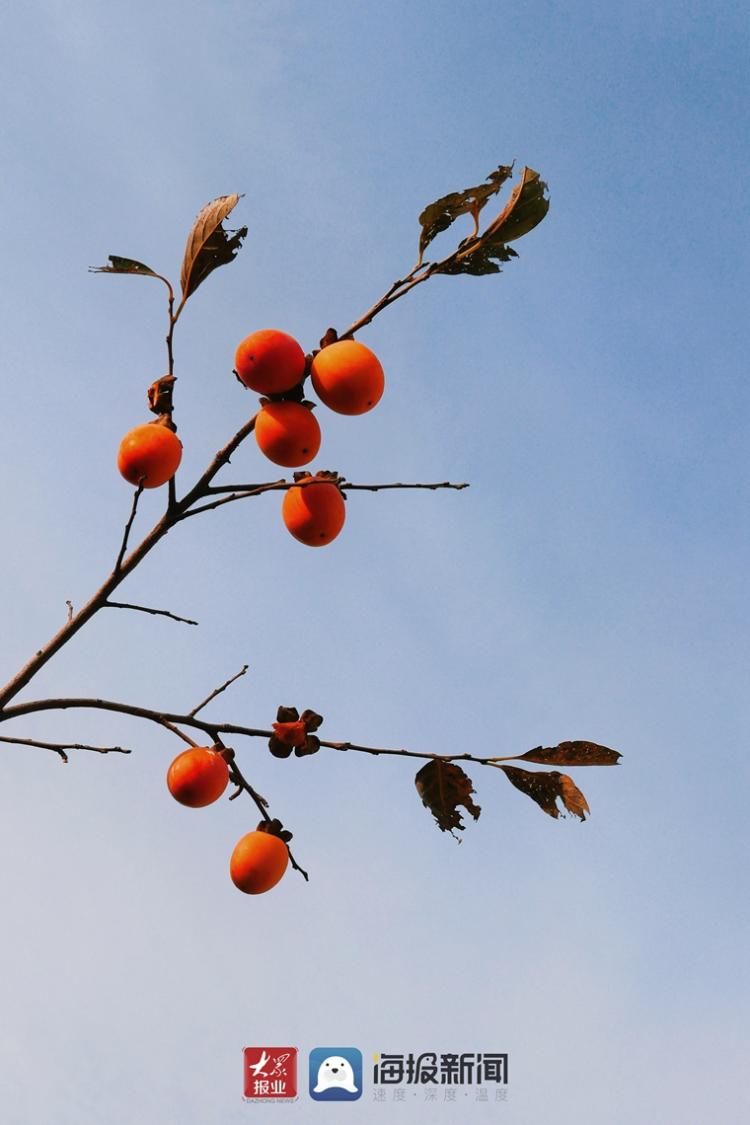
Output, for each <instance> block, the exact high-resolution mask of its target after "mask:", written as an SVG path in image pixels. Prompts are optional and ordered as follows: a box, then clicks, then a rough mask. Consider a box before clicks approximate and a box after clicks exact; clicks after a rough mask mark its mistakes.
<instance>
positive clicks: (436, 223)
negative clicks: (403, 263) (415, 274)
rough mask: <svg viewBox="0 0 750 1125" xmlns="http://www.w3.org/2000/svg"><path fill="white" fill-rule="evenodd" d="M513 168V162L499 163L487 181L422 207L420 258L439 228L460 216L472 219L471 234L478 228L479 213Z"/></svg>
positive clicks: (444, 227)
mask: <svg viewBox="0 0 750 1125" xmlns="http://www.w3.org/2000/svg"><path fill="white" fill-rule="evenodd" d="M512 171H513V166H512V165H505V164H500V165H499V166H498V167H497V168H496V169H495V171H494V172H490V174H489V176H488V177H487V180H488V183H486V184H478V185H477V186H476V187H470V188H465V189H464V190H463V191H452V192H450V193H449V194H448V195H443V196H441V198H440V199H436V200H435V202H434V203H430V204H429V205H428V206H427V207H425V209H424V211H423V212H422V214H421V215H420V216H419V222H420V224H421V226H422V233H421V235H420V236H419V261H420V262H421V261H422V256H423V254H424V252H425V250H426V249H427V247H428V246H429V244H430V243H431V242H432V240H433V238H436V237H437V235H439V234H440V233H441V232H442V231H444V230H447V229H448V227H449V226H451V224H452V223H454V222H455V221H456V219H457V218H458V217H459V216H460V215H471V216H472V218H473V219H474V234H476V232H477V231H478V230H479V213H480V211H481V210H482V208H483V207H484V205H485V204H486V202H487V200H488V199H490V198H491V197H492V196H493V195H496V194H497V192H499V191H500V188H501V187H502V186H503V184H504V183H505V181H506V180H507V179H508V178H509V177H510V175H511V173H512Z"/></svg>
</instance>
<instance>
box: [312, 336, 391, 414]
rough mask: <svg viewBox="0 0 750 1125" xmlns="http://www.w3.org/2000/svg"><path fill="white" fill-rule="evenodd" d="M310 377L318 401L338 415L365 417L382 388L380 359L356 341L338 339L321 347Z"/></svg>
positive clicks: (314, 360)
mask: <svg viewBox="0 0 750 1125" xmlns="http://www.w3.org/2000/svg"><path fill="white" fill-rule="evenodd" d="M310 374H311V378H312V385H313V387H314V388H315V393H316V395H317V396H318V398H319V399H320V401H321V402H323V403H325V405H326V406H327V407H329V408H330V409H331V410H335V411H336V412H337V413H338V414H366V413H367V411H368V410H372V408H373V406H376V405H377V403H378V402H379V401H380V398H381V396H382V394H383V389H384V387H385V376H384V375H383V368H382V367H381V366H380V360H379V359H378V357H377V356H376V355H375V353H374V352H371V351H370V349H369V348H367V347H365V345H364V344H360V342H359V340H337V342H336V343H335V344H329V345H328V347H326V348H322V349H321V350H320V351H319V352H318V354H317V355H316V356H315V358H314V359H313V361H312V368H311V372H310Z"/></svg>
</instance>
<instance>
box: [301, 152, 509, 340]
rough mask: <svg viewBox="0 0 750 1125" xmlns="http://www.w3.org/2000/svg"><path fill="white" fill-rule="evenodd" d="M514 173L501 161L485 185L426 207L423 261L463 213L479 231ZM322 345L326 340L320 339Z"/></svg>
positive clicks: (421, 239) (421, 246) (422, 218)
mask: <svg viewBox="0 0 750 1125" xmlns="http://www.w3.org/2000/svg"><path fill="white" fill-rule="evenodd" d="M512 172H513V165H512V164H511V165H506V164H500V165H499V166H498V167H497V168H496V169H495V171H494V172H490V174H489V176H488V177H487V181H488V182H487V183H486V184H478V185H477V186H476V187H470V188H464V190H463V191H452V192H450V193H449V194H448V195H444V196H442V197H441V198H440V199H436V200H435V202H434V203H430V204H429V205H428V206H427V207H425V209H424V211H423V212H422V214H421V215H420V216H419V222H420V224H421V226H422V233H421V234H420V236H419V261H420V263H421V261H422V256H423V255H424V252H425V250H426V249H427V247H428V246H429V244H430V243H431V242H432V240H433V238H436V237H437V235H439V234H441V233H442V231H444V230H447V229H448V227H449V226H451V224H452V223H454V222H455V221H456V219H457V218H458V217H459V216H460V215H471V217H472V218H473V220H474V231H473V234H474V235H476V233H477V232H478V230H479V213H480V212H481V210H482V208H483V207H484V205H485V204H486V202H487V200H488V199H490V198H491V197H492V196H493V195H496V194H497V192H499V191H500V188H501V187H502V186H503V184H504V183H505V181H506V180H507V179H508V178H509V177H510V175H511V174H512ZM322 346H323V342H322V341H321V347H322Z"/></svg>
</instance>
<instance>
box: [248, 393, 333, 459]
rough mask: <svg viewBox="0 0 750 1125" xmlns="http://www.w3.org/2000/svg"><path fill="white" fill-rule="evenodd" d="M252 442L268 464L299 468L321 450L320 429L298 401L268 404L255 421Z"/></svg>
mask: <svg viewBox="0 0 750 1125" xmlns="http://www.w3.org/2000/svg"><path fill="white" fill-rule="evenodd" d="M255 440H256V441H257V442H258V446H259V448H260V450H261V452H262V453H265V455H266V457H267V458H268V460H269V461H273V463H274V464H275V465H284V466H285V467H286V468H287V469H298V468H299V467H300V466H301V465H308V464H309V463H310V461H312V459H313V457H315V455H316V454H317V452H318V450H319V449H320V426H319V425H318V419H317V418H316V417H315V415H314V414H313V412H312V410H311V409H310V408H309V407H308V406H305V405H304V404H303V403H301V402H267V403H265V405H264V406H263V407H262V408H261V410H260V411H259V412H258V416H257V417H256V419H255Z"/></svg>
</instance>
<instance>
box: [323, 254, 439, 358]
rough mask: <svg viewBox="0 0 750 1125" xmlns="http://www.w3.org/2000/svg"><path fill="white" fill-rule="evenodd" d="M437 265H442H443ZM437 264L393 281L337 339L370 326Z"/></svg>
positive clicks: (433, 270) (423, 278) (420, 282)
mask: <svg viewBox="0 0 750 1125" xmlns="http://www.w3.org/2000/svg"><path fill="white" fill-rule="evenodd" d="M452 256H453V255H451V257H452ZM438 264H440V265H442V264H443V263H438ZM438 264H432V265H429V264H428V265H423V266H419V267H418V268H416V267H415V269H413V270H412V272H411V273H410V274H407V276H406V277H404V278H402V279H401V280H400V281H394V283H393V285H391V287H390V289H388V290H387V291H386V292H385V293H384V294H383V296H382V297H381V298H380V299H379V300H378V301H376V302H375V304H374V305H372V306H371V308H369V309H368V310H367V312H366V313H363V314H362V316H361V317H359V319H358V320H355V321H354V323H353V324H350V325H349V327H348V328H347V330H346V331H345V332H342V333H341V335H340V336H339V339H340V340H345V339H346V338H347V337H349V336H353V335H354V333H355V332H359V330H360V328H364V327H365V325H367V324H370V323H371V322H372V321H373V320H374V319H375V317H376V316H377V315H378V313H381V312H382V311H383V309H386V308H388V306H389V305H392V304H393V302H394V301H398V299H399V297H403V296H404V295H405V294H406V293H408V292H409V290H410V289H413V288H414V287H415V286H416V285H421V284H422V282H423V281H426V280H427V278H428V277H430V276H431V275H432V274H433V273H435V272H436V270H437V265H438ZM419 270H422V272H421V273H420V272H419Z"/></svg>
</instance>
